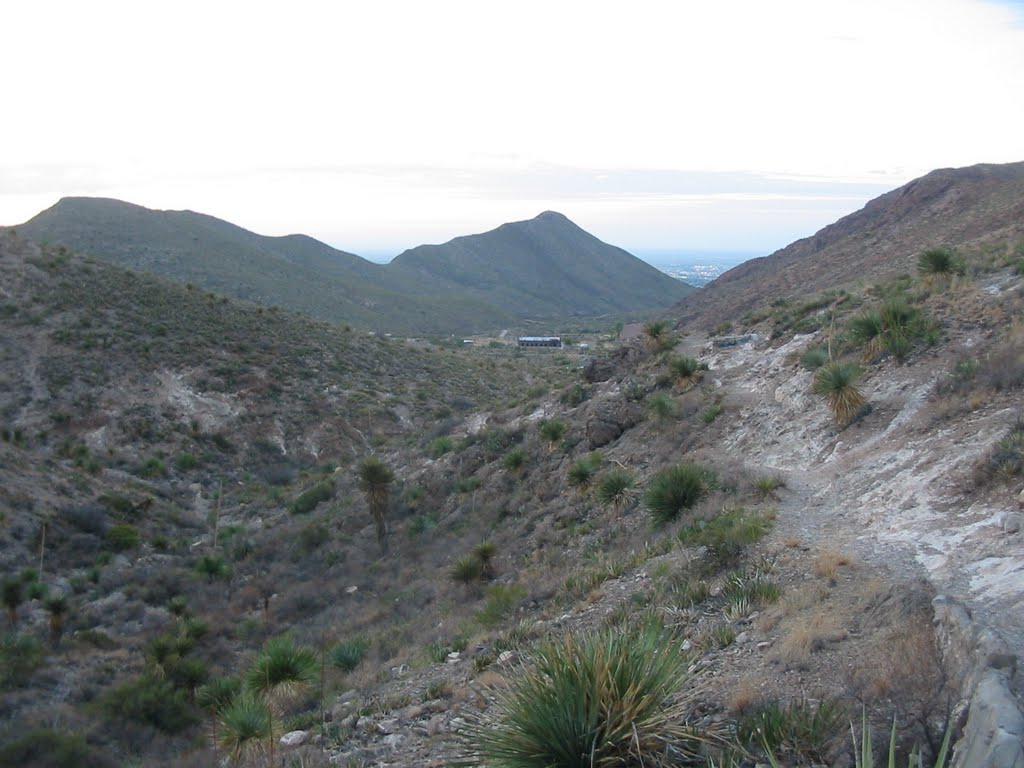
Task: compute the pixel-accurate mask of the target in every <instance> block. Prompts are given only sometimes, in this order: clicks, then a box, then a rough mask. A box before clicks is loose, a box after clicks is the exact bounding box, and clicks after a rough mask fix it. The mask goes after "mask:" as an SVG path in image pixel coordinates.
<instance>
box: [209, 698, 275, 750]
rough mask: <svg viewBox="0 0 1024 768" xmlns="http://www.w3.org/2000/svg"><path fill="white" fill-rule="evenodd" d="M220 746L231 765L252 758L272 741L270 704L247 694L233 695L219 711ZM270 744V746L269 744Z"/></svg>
mask: <svg viewBox="0 0 1024 768" xmlns="http://www.w3.org/2000/svg"><path fill="white" fill-rule="evenodd" d="M220 727H221V737H220V745H221V748H222V749H224V751H225V752H227V754H228V757H229V758H230V760H231V762H232V763H233V764H235V765H237V764H238V763H240V762H242V761H243V760H248V759H249V758H254V757H255V756H256V755H259V754H260V753H262V752H264V751H265V750H266V749H267V745H268V744H269V745H272V744H273V740H274V734H273V717H272V715H271V712H270V708H269V707H268V706H267V703H266V702H265V701H262V700H261V699H259V698H258V697H256V696H253V695H251V694H243V695H241V696H238V697H236V698H235V699H234V700H233V701H232V702H231V704H229V705H228V706H227V707H226V708H225V709H224V710H223V711H222V712H221V713H220ZM271 748H272V746H271Z"/></svg>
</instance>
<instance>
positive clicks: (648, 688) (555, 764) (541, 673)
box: [469, 625, 717, 768]
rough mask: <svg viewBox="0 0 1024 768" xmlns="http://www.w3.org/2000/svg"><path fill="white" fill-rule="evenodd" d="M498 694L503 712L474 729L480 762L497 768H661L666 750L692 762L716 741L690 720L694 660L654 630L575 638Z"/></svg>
mask: <svg viewBox="0 0 1024 768" xmlns="http://www.w3.org/2000/svg"><path fill="white" fill-rule="evenodd" d="M534 658H535V664H534V666H533V667H532V668H530V669H529V670H527V671H525V672H523V673H522V674H521V675H520V676H519V678H518V679H517V680H515V681H514V682H513V683H512V685H511V687H509V688H507V689H502V690H499V691H497V692H496V696H497V704H498V706H497V707H496V710H497V714H494V715H490V716H489V717H485V718H484V719H481V720H480V721H477V722H476V723H474V724H473V726H472V727H471V728H470V729H469V739H470V742H471V751H472V752H473V753H474V754H473V757H474V758H478V759H481V758H482V760H483V761H484V762H486V764H487V765H490V766H494V767H495V768H594V767H595V766H600V767H606V768H611V767H612V766H632V765H637V766H639V765H660V764H661V763H660V757H661V756H662V755H664V753H665V749H666V746H667V745H668V744H672V746H673V749H674V750H675V751H677V753H678V754H679V755H680V756H688V757H694V756H695V753H696V751H697V749H696V748H695V747H696V746H697V745H698V743H699V742H702V741H710V740H714V739H715V738H716V736H717V734H714V733H711V732H702V733H701V732H697V731H696V730H694V729H691V728H688V727H686V726H685V725H684V724H683V723H684V722H685V717H686V714H687V702H686V701H685V699H684V698H683V697H682V695H681V689H682V686H683V684H684V683H685V680H686V667H687V664H688V663H689V659H688V658H687V656H686V654H684V653H683V652H682V651H681V649H680V647H679V644H678V642H677V641H676V640H674V639H672V638H671V637H669V636H667V635H666V634H665V633H664V632H663V631H661V630H659V629H658V628H657V627H655V626H653V625H648V626H646V627H645V628H643V629H641V630H638V631H633V632H628V631H623V630H616V629H611V630H606V631H604V632H602V633H600V634H595V635H591V636H579V635H574V634H569V635H567V636H566V637H565V638H564V639H562V640H560V641H556V642H551V643H549V644H547V645H544V646H542V647H541V648H540V649H539V651H538V652H537V653H536V655H535V657H534Z"/></svg>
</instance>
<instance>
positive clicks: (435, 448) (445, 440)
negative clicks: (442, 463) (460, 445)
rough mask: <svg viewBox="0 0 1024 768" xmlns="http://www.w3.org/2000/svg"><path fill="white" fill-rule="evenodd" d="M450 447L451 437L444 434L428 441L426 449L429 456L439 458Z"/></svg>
mask: <svg viewBox="0 0 1024 768" xmlns="http://www.w3.org/2000/svg"><path fill="white" fill-rule="evenodd" d="M451 449H452V439H451V438H450V437H448V436H446V435H442V436H441V437H436V438H434V439H433V440H431V441H430V445H429V446H428V448H427V450H428V452H429V453H430V458H432V459H439V458H441V457H442V456H444V455H445V454H446V453H448V452H449V451H450V450H451Z"/></svg>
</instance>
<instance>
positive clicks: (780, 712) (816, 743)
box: [737, 699, 847, 764]
mask: <svg viewBox="0 0 1024 768" xmlns="http://www.w3.org/2000/svg"><path fill="white" fill-rule="evenodd" d="M846 727H847V714H846V712H845V711H844V710H843V708H842V707H841V706H840V705H839V704H838V703H836V702H835V701H832V700H830V699H824V700H822V701H819V702H817V703H815V702H811V701H807V700H806V699H800V700H797V701H794V702H791V703H789V704H785V705H783V704H781V703H779V702H778V701H770V702H764V703H761V704H760V705H758V706H756V707H753V708H751V709H749V710H748V711H746V712H744V713H743V714H742V716H741V717H740V720H739V723H738V725H737V736H738V738H739V741H740V743H741V744H743V745H745V746H747V747H749V748H752V749H759V748H762V749H767V750H768V751H769V753H770V754H772V755H774V756H776V757H778V756H780V755H784V756H786V757H793V758H797V759H799V760H802V761H808V760H809V761H812V762H814V763H826V764H827V763H830V762H831V758H832V755H831V752H832V750H833V748H834V747H835V746H836V744H837V743H838V742H839V741H840V740H841V739H842V738H843V736H844V734H845V733H846Z"/></svg>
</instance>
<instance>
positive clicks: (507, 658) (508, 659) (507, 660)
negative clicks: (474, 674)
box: [498, 651, 517, 666]
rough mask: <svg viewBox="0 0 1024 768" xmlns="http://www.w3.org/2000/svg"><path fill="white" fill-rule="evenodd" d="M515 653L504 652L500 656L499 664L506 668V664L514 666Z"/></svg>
mask: <svg viewBox="0 0 1024 768" xmlns="http://www.w3.org/2000/svg"><path fill="white" fill-rule="evenodd" d="M516 658H517V657H516V654H515V651H502V652H501V653H500V654H498V664H500V665H502V666H504V665H506V664H512V663H513V662H515V660H516Z"/></svg>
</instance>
